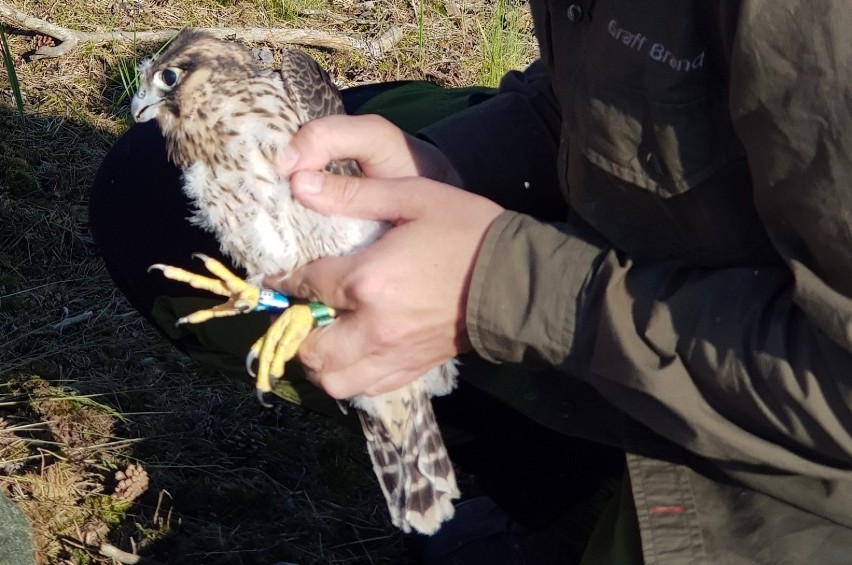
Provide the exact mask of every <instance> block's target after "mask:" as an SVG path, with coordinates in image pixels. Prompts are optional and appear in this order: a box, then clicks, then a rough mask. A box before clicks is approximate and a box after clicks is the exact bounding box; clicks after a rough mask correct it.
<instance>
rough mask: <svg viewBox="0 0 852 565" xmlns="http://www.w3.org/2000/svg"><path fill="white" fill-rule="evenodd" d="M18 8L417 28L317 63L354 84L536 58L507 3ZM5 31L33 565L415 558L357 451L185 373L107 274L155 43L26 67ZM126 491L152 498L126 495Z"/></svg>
mask: <svg viewBox="0 0 852 565" xmlns="http://www.w3.org/2000/svg"><path fill="white" fill-rule="evenodd" d="M10 3H11V4H13V5H14V6H15V7H16V8H18V9H21V10H27V11H28V12H30V13H31V14H32V15H35V16H38V17H41V18H44V19H47V20H50V21H51V22H53V23H56V24H59V25H66V26H72V27H75V28H79V29H85V30H90V31H94V30H97V31H104V30H108V29H111V28H118V29H125V30H143V29H159V28H164V27H181V26H185V25H193V26H217V25H222V26H280V27H285V26H290V27H305V28H308V27H312V28H318V29H326V30H333V31H338V32H345V33H358V34H365V35H369V36H374V35H378V34H379V33H381V32H382V31H384V30H385V29H387V27H388V26H389V25H391V24H395V25H399V26H401V27H402V28H403V30H404V38H403V40H402V41H401V42H400V43H399V44H398V45H397V46H396V48H395V49H394V50H393V51H392V52H391V53H389V54H387V55H386V56H385V57H384V58H382V59H378V60H377V59H371V58H369V57H365V56H364V55H362V54H358V53H336V52H329V51H321V50H310V51H311V53H312V54H313V55H315V56H316V57H317V58H318V59H319V60H320V61H321V62H322V63H323V64H324V66H326V67H327V68H328V69H329V70H330V71H331V73H332V75H333V76H334V77H335V78H336V80H337V82H338V84H340V85H341V86H350V85H354V84H360V83H366V82H375V81H383V80H395V79H428V80H433V81H437V82H439V83H440V84H443V85H445V86H450V87H453V86H466V85H470V84H475V83H480V84H481V83H483V82H485V83H487V84H489V85H493V84H495V83H496V81H497V80H498V78H499V75H500V74H502V72H503V71H504V70H507V69H508V68H519V67H522V66H523V65H524V64H525V63H526V62H527V61H528V60H530V59H531V58H532V57H533V56H534V47H533V43H532V40H531V38H530V30H529V28H530V24H529V16H528V15H527V14H526V12H525V7H524V6H523V5H518V4H514V3H512V4H504V3H503V2H502V1H500V0H498V1H497V2H494V3H491V2H487V3H486V2H484V1H480V0H475V1H473V0H471V1H467V0H466V1H465V2H463V3H462V4H460V5H459V8H460V10H461V15H460V16H457V17H451V16H448V15H447V14H448V10H447V9H446V4H444V3H442V2H438V1H437V0H430V1H427V0H421V1H420V3H419V6H418V7H417V8H416V9H413V8H412V7H411V5H410V4H409V3H408V2H407V1H405V0H387V1H385V2H381V3H375V4H373V5H365V4H363V3H357V2H355V1H354V0H334V1H332V0H292V1H291V0H246V1H236V0H165V1H163V0H161V1H157V2H155V1H154V0H151V1H147V2H144V3H137V2H133V1H125V2H121V1H115V0H89V1H87V2H53V1H46V0H27V1H26V2H25V1H23V0H16V1H14V2H10ZM6 31H7V32H9V33H7V34H6V36H5V37H0V40H2V42H3V53H4V63H5V71H0V343H2V344H3V347H2V348H0V493H3V494H5V495H7V496H9V497H10V498H11V499H13V500H14V501H15V502H16V503H17V504H18V506H19V507H20V508H21V509H22V510H23V511H24V513H25V514H26V516H27V518H28V519H29V520H30V522H31V524H32V525H33V529H34V534H35V544H36V553H37V558H38V560H39V563H56V564H60V563H62V564H69V563H71V564H84V563H85V564H107V563H112V561H111V560H110V559H108V558H106V557H103V556H101V555H100V554H99V552H98V548H99V546H100V544H102V543H109V544H111V545H113V546H116V547H118V548H120V549H122V550H124V551H137V552H138V553H140V554H143V555H146V556H148V557H149V558H151V559H155V560H156V561H158V562H160V563H190V564H192V563H211V564H214V563H215V564H231V563H234V564H242V563H273V562H275V561H280V560H283V561H291V562H294V563H302V564H307V563H405V562H406V550H405V540H404V538H403V536H402V535H401V534H400V533H399V532H397V531H395V530H394V529H393V528H392V527H391V525H390V523H389V520H388V517H387V511H386V508H385V506H384V501H383V500H382V498H381V494H380V492H379V489H378V486H377V484H376V481H375V478H374V477H373V476H372V471H371V470H370V465H369V462H368V459H367V457H366V454H365V453H364V447H363V441H362V440H361V438H360V437H358V436H357V435H354V434H351V433H350V432H349V431H348V430H346V429H343V428H341V427H338V426H337V425H336V424H333V423H331V422H329V421H328V420H325V419H323V418H320V417H318V416H315V415H312V414H307V413H304V412H302V411H300V410H298V409H296V408H293V407H290V406H288V405H285V404H279V405H277V406H275V408H273V409H271V410H266V409H263V408H262V407H260V406H259V405H258V404H257V402H256V401H255V400H254V394H253V391H252V390H251V385H250V383H249V380H248V378H246V379H245V380H229V379H227V378H226V377H224V376H223V375H220V374H217V373H214V372H210V371H205V370H203V369H201V368H199V367H197V366H194V365H192V364H191V363H189V362H188V361H187V359H185V358H184V357H182V356H181V355H179V354H178V353H176V352H175V351H173V350H172V349H171V348H170V347H169V346H168V345H166V344H165V343H164V342H163V341H162V340H161V339H160V337H159V336H158V335H157V334H156V332H154V331H153V330H152V328H150V327H148V326H147V325H146V323H145V322H144V321H143V320H141V319H140V318H139V316H138V315H137V314H136V313H135V311H134V310H133V309H132V308H131V307H130V306H129V305H128V304H127V302H126V301H125V300H124V298H123V297H122V296H121V295H120V294H119V293H118V292H117V291H116V290H115V288H114V286H113V284H112V282H111V280H110V278H109V276H108V275H107V273H106V272H105V269H104V267H103V264H102V263H101V261H100V259H99V257H98V250H97V248H96V247H95V245H94V244H93V242H92V240H91V237H90V236H89V233H88V229H87V225H86V221H87V220H86V213H87V212H86V206H87V191H88V187H89V185H90V183H91V181H92V178H93V176H94V174H95V171H96V170H97V166H98V164H99V162H100V160H101V158H102V157H103V155H104V154H105V152H106V151H107V150H108V149H109V147H110V146H111V144H112V143H113V142H114V140H115V139H116V138H117V136H118V135H120V134H121V133H122V132H123V131H124V130H125V129H126V128H127V125H128V123H129V120H128V110H127V96H128V93H129V92H131V91H132V90H133V89H134V86H133V84H134V83H133V80H134V77H135V65H136V61H137V60H138V59H139V58H141V57H144V56H147V55H149V54H151V53H153V52H154V51H155V50H156V49H157V48H158V46H156V45H147V46H142V45H125V44H117V43H116V44H112V45H104V46H100V47H86V48H80V49H78V50H77V51H75V52H74V53H73V55H70V56H66V57H64V58H61V59H55V60H40V61H32V62H27V63H23V64H21V63H20V62H19V60H18V59H19V57H20V55H22V54H24V53H26V52H27V51H29V50H30V49H32V46H33V43H32V42H33V41H34V40H33V38H32V36H31V35H26V34H22V33H20V32H19V30H15V29H12V28H10V27H7V28H6ZM510 36H511V37H510ZM7 45H8V46H7ZM270 47H273V48H274V47H275V46H270ZM486 70H487V71H486ZM69 321H70V323H68V322H69ZM131 469H138V470H139V471H136V472H135V473H136V474H133V473H132V472H131ZM122 473H123V475H122ZM127 474H133V476H134V477H135V479H134V480H136V481H140V482H133V481H131V482H130V483H127V482H126V481H124V482H123V481H122V480H121V479H120V477H123V476H127ZM134 485H135V486H136V487H137V489H138V488H142V486H145V485H146V488H145V490H144V492H141V493H138V492H135V491H134V490H133V487H134ZM140 485H142V486H140Z"/></svg>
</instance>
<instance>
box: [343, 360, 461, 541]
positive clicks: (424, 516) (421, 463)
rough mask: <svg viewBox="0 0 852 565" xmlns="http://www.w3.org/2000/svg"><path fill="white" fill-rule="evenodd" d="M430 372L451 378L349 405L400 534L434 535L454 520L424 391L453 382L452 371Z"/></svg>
mask: <svg viewBox="0 0 852 565" xmlns="http://www.w3.org/2000/svg"><path fill="white" fill-rule="evenodd" d="M434 371H450V372H452V374H450V375H447V374H444V375H431V374H430V375H427V377H424V378H421V379H418V380H417V381H415V382H414V383H412V384H411V385H409V386H407V387H405V388H403V389H400V390H398V391H394V392H391V393H388V394H384V395H381V396H378V397H372V398H367V397H359V398H358V399H356V400H355V402H353V404H354V405H355V406H356V407H357V408H359V410H358V414H359V416H360V418H361V427H362V428H363V430H364V435H365V437H366V438H367V451H368V452H369V454H370V459H371V460H372V462H373V470H374V471H375V472H376V476H377V477H378V479H379V484H380V485H381V488H382V492H383V493H384V495H385V499H386V500H387V503H388V509H389V510H390V516H391V520H392V521H393V523H394V525H395V526H397V527H398V528H400V529H402V530H403V531H404V532H410V531H411V530H412V529H413V530H416V531H418V532H420V533H422V534H434V533H435V532H436V531H438V528H440V527H441V524H442V523H443V522H445V521H446V520H449V519H450V518H452V517H453V513H454V512H455V508H454V507H453V502H452V501H453V500H454V499H456V498H458V497H459V489H458V486H457V484H456V476H455V472H454V471H453V466H452V463H451V462H450V459H449V455H448V454H447V448H446V447H445V446H444V440H443V439H442V437H441V431H440V430H439V429H438V423H437V422H436V421H435V413H434V412H433V411H432V402H431V401H430V399H429V397H430V393H429V388H428V386H427V385H428V384H429V381H430V380H433V381H434V378H436V377H440V378H442V379H447V378H449V379H452V378H453V377H454V368H453V367H452V366H444V367H441V368H439V369H434ZM450 388H451V386H450Z"/></svg>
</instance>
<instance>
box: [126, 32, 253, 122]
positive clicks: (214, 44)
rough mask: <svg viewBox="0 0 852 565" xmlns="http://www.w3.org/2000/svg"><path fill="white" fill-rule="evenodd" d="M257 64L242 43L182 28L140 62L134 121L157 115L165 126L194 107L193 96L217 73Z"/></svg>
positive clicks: (239, 70)
mask: <svg viewBox="0 0 852 565" xmlns="http://www.w3.org/2000/svg"><path fill="white" fill-rule="evenodd" d="M255 66H256V62H255V60H254V57H253V55H252V54H251V52H250V51H249V50H248V49H246V48H244V47H243V46H242V45H238V44H234V43H232V42H226V41H223V40H220V39H217V38H215V37H213V36H212V35H210V34H208V33H205V32H202V31H196V30H192V29H185V30H183V31H181V32H180V33H179V34H178V35H177V36H175V38H174V39H173V40H172V42H171V43H170V44H169V46H168V48H166V50H165V51H163V52H162V53H159V54H156V55H154V56H153V57H150V58H149V59H146V60H144V61H142V63H140V65H139V89H138V90H137V91H136V94H135V95H134V96H133V101H132V102H131V104H130V111H131V113H132V114H133V119H134V120H135V121H137V122H147V121H148V120H152V119H156V120H157V121H158V122H160V125H161V126H166V125H167V124H168V123H169V122H171V121H173V120H174V119H175V118H179V117H180V115H181V110H182V109H183V110H187V109H189V108H192V107H193V97H194V96H196V95H197V94H198V93H199V92H200V91H201V90H202V87H204V86H205V85H210V84H211V83H214V82H215V81H216V78H217V77H219V76H223V75H227V76H231V77H233V76H240V75H243V76H245V75H246V74H248V73H250V72H251V71H252V70H253V69H254V68H255Z"/></svg>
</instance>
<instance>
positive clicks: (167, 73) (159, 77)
mask: <svg viewBox="0 0 852 565" xmlns="http://www.w3.org/2000/svg"><path fill="white" fill-rule="evenodd" d="M179 78H180V69H176V68H174V67H169V68H168V69H163V70H162V71H160V72H158V73H157V74H156V75H155V76H154V79H155V80H156V81H157V82H159V83H160V86H162V87H163V88H165V89H167V90H171V89H172V88H174V87H175V85H177V83H178V79H179Z"/></svg>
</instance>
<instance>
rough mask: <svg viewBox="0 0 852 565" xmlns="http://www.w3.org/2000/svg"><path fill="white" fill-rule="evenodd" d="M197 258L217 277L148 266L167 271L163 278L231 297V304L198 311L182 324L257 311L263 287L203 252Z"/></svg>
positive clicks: (173, 268)
mask: <svg viewBox="0 0 852 565" xmlns="http://www.w3.org/2000/svg"><path fill="white" fill-rule="evenodd" d="M194 257H197V258H199V259H201V260H202V261H203V262H204V267H206V268H207V270H208V271H210V273H211V274H212V275H214V276H216V277H217V278H212V277H205V276H204V275H199V274H196V273H191V272H189V271H186V270H184V269H181V268H179V267H172V266H170V265H162V264H160V263H157V264H156V265H151V266H150V267H148V270H149V271H150V270H151V269H158V270H160V271H162V272H163V276H165V277H166V278H167V279H171V280H173V281H179V282H185V283H187V284H189V285H190V286H191V287H193V288H199V289H202V290H207V291H210V292H212V293H214V294H218V295H220V296H227V297H228V301H227V302H225V303H223V304H219V305H218V306H214V307H213V308H208V309H206V310H199V311H198V312H193V313H192V314H190V315H188V316H184V317H183V318H180V319H179V320H178V321H177V323H178V324H200V323H201V322H206V321H207V320H211V319H213V318H221V317H223V316H235V315H237V314H245V313H247V312H251V311H253V310H254V309H255V308H257V305H258V302H259V301H260V288H258V287H257V286H255V285H253V284H250V283H248V282H246V281H244V280H243V279H241V278H240V277H238V276H237V275H235V274H234V273H232V272H231V271H230V270H228V268H227V267H226V266H225V265H223V264H222V263H220V262H219V261H217V260H216V259H213V258H212V257H208V256H207V255H203V254H201V253H196V254H195V255H194Z"/></svg>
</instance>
